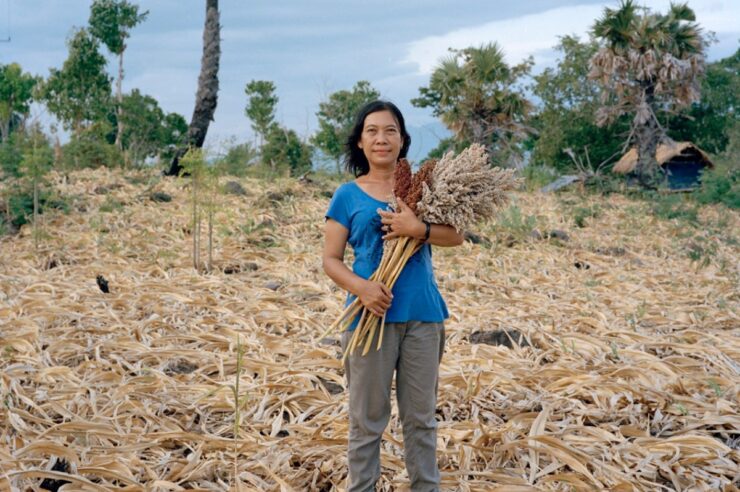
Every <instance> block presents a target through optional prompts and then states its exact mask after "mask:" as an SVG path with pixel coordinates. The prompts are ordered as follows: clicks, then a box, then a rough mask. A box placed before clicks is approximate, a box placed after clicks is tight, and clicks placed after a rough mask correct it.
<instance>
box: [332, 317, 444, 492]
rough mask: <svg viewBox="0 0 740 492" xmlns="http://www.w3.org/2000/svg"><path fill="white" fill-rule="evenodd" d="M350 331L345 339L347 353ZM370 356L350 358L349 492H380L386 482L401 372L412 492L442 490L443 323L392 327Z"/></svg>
mask: <svg viewBox="0 0 740 492" xmlns="http://www.w3.org/2000/svg"><path fill="white" fill-rule="evenodd" d="M351 335H352V334H351V333H350V332H344V333H343V334H342V349H345V348H346V347H347V344H348V343H349V340H350V337H351ZM378 336H379V333H377V332H376V334H375V337H376V339H375V341H374V342H373V346H372V347H371V349H370V351H369V352H368V354H367V355H365V356H362V355H361V349H362V347H359V348H358V349H357V351H356V352H355V353H354V354H352V355H350V356H349V357H348V358H347V362H346V363H345V374H346V375H347V383H348V387H349V451H348V464H349V478H348V484H349V486H348V488H347V492H367V491H374V490H375V483H376V482H377V481H378V479H379V478H380V440H381V437H382V436H383V431H384V430H385V428H386V426H387V425H388V420H389V419H390V416H391V382H392V381H393V373H394V371H395V373H396V398H397V400H398V413H399V417H400V419H401V423H402V425H403V443H404V456H405V462H406V470H407V471H408V474H409V478H410V480H411V490H412V491H424V492H429V491H437V490H439V480H440V478H439V469H438V468H437V454H436V452H437V421H436V419H435V410H436V407H437V384H438V383H437V379H438V377H437V376H438V374H439V363H440V361H441V359H442V352H443V350H444V343H445V330H444V324H443V323H422V322H419V321H409V322H408V323H387V324H386V326H385V330H384V334H383V343H382V346H381V348H380V350H379V351H376V350H375V348H376V346H377V337H378Z"/></svg>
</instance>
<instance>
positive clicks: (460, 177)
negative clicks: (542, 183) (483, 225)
mask: <svg viewBox="0 0 740 492" xmlns="http://www.w3.org/2000/svg"><path fill="white" fill-rule="evenodd" d="M488 162H489V160H488V154H487V153H486V151H485V148H484V147H483V146H481V145H478V144H473V145H471V146H470V147H468V148H467V149H465V150H464V151H462V152H461V153H460V154H459V155H458V156H453V154H452V153H451V152H449V153H447V154H445V156H444V157H442V159H441V160H440V161H439V162H438V163H437V165H436V166H435V167H434V170H433V172H432V186H429V185H428V184H425V185H424V186H423V187H422V188H423V191H422V198H421V201H419V203H418V205H417V211H418V213H419V216H420V217H421V218H422V219H424V220H427V221H429V222H433V223H437V224H448V225H451V226H453V227H454V228H455V229H457V230H458V231H462V230H464V229H465V228H467V227H468V226H470V225H471V224H473V223H475V222H478V221H480V220H483V219H487V218H490V217H492V216H493V215H494V213H495V211H496V209H497V208H498V207H500V206H501V205H503V204H504V203H506V201H507V198H508V197H507V192H508V191H510V190H512V189H514V188H516V187H517V186H518V185H519V180H518V179H517V178H516V177H515V176H514V172H515V171H514V170H513V169H501V168H497V167H494V168H492V167H490V166H489V164H488Z"/></svg>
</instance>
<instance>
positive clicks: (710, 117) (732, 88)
mask: <svg viewBox="0 0 740 492" xmlns="http://www.w3.org/2000/svg"><path fill="white" fill-rule="evenodd" d="M739 106H740V49H738V50H737V51H736V52H735V54H733V55H732V56H729V57H727V58H724V59H722V60H718V61H716V62H714V63H709V64H707V68H706V73H705V78H704V80H703V81H702V85H701V100H700V101H698V102H695V103H694V104H692V105H691V107H690V108H689V109H688V110H687V111H684V112H682V113H680V114H678V115H669V116H668V117H667V118H666V122H665V125H664V126H665V127H666V128H667V129H668V134H669V135H670V136H671V138H673V139H674V140H676V141H690V142H693V143H694V144H696V145H697V146H699V147H700V148H701V149H702V150H705V151H707V152H711V153H714V154H719V153H721V152H724V151H725V149H726V148H727V146H728V145H729V143H730V132H731V131H732V129H733V127H734V126H735V125H737V119H738V117H737V108H738V107H739Z"/></svg>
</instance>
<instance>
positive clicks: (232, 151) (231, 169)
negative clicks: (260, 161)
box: [216, 142, 258, 177]
mask: <svg viewBox="0 0 740 492" xmlns="http://www.w3.org/2000/svg"><path fill="white" fill-rule="evenodd" d="M257 158H258V153H257V150H256V149H255V148H254V147H253V146H252V144H250V143H249V142H244V143H240V144H236V145H232V146H231V147H229V149H228V151H227V152H226V155H225V156H224V157H222V158H221V159H219V160H218V161H216V167H217V168H218V170H219V172H220V173H221V174H228V175H231V176H238V177H244V176H246V175H247V170H248V169H249V167H250V166H252V165H253V164H254V163H255V162H256V161H257Z"/></svg>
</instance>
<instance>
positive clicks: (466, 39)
mask: <svg viewBox="0 0 740 492" xmlns="http://www.w3.org/2000/svg"><path fill="white" fill-rule="evenodd" d="M132 1H133V2H134V3H138V4H139V5H140V6H141V8H142V9H144V10H148V11H149V16H148V18H147V20H146V21H145V22H144V23H143V24H140V25H139V26H137V27H136V28H134V30H133V31H132V33H131V38H130V39H129V42H128V48H127V50H126V53H125V55H124V70H125V78H124V81H123V90H124V92H127V91H130V90H131V89H132V88H138V89H139V90H141V91H142V92H143V93H145V94H149V95H151V96H153V97H155V98H156V99H157V100H158V101H159V104H160V106H161V107H162V109H163V110H164V111H166V112H178V113H180V114H182V115H183V116H185V118H186V119H187V120H188V121H189V120H190V117H191V115H192V111H193V106H194V103H195V92H196V88H197V80H198V73H199V70H200V58H201V52H202V33H203V20H204V16H205V1H204V0H139V1H138V2H136V0H132ZM90 3H91V1H88V0H0V41H3V42H0V63H10V62H18V63H19V64H20V65H21V66H22V67H23V69H24V71H27V72H30V73H33V74H37V75H42V76H47V75H48V73H49V69H50V68H52V67H61V65H62V64H63V62H64V60H65V58H66V56H67V48H66V45H65V40H66V39H67V38H68V36H69V35H70V33H71V32H72V30H73V29H74V28H75V27H82V26H85V25H86V24H87V19H88V16H89V7H90ZM638 3H640V4H642V5H646V6H648V7H650V8H653V9H657V10H659V11H662V12H664V11H666V10H667V8H668V5H669V1H668V0H643V1H638ZM617 6H618V2H616V1H610V2H605V1H597V0H527V1H519V2H511V1H509V0H475V1H473V0H470V1H468V0H456V1H446V0H445V1H443V0H405V1H399V0H392V1H391V0H374V1H372V2H365V1H359V0H249V1H247V0H221V2H219V10H220V12H221V26H222V32H221V49H222V56H221V68H220V72H219V80H220V92H219V99H218V107H217V109H216V114H215V120H214V122H212V124H211V127H210V128H209V131H208V137H207V139H206V145H207V146H209V147H210V148H212V149H216V150H217V151H218V149H220V148H225V147H226V146H228V145H230V144H231V143H233V142H243V141H254V133H253V131H252V129H251V127H250V122H249V120H248V119H247V118H246V116H245V115H244V107H245V105H246V102H247V98H246V95H245V93H244V87H245V85H246V84H247V82H249V81H250V80H252V79H263V80H271V81H273V82H274V83H275V85H276V87H277V95H278V97H279V102H278V107H277V119H278V120H279V121H280V122H281V123H282V124H283V125H285V126H287V127H289V128H292V129H294V130H295V131H296V132H297V133H298V134H299V135H301V136H302V137H308V136H309V135H310V134H311V133H312V132H314V131H315V130H316V128H317V126H318V123H317V119H316V112H317V110H318V106H319V103H320V102H321V101H323V100H326V99H327V98H328V96H329V94H331V93H332V92H335V91H338V90H343V89H351V88H352V86H353V85H354V84H355V83H356V82H357V81H359V80H367V81H369V82H370V83H371V85H372V86H373V87H375V88H376V89H378V90H379V91H380V93H381V96H382V97H383V98H384V99H388V100H391V101H393V102H394V103H396V104H397V105H398V106H399V107H400V109H401V111H402V112H403V114H404V116H405V118H406V123H407V125H408V127H409V131H410V133H411V136H412V145H411V149H410V151H409V157H410V158H411V159H412V160H415V161H418V160H420V159H422V158H423V157H424V156H425V155H426V153H427V152H428V151H429V150H430V149H431V148H433V147H434V146H435V145H436V143H437V141H438V139H439V138H440V137H441V136H443V135H445V129H444V126H442V125H441V123H439V121H438V120H437V119H436V118H435V117H434V116H433V115H432V113H431V110H430V109H428V108H415V107H414V106H412V105H411V103H410V101H411V99H412V98H414V97H417V96H418V95H419V87H422V86H426V85H427V84H428V82H429V76H430V74H431V72H432V71H433V70H434V67H435V65H436V64H437V63H438V61H439V60H440V58H442V57H444V56H445V55H447V54H448V49H449V48H457V49H460V48H465V47H467V46H477V45H481V44H483V43H488V42H492V41H496V42H498V43H499V44H500V45H501V46H502V47H503V50H504V53H505V55H506V59H507V61H508V62H509V63H512V64H514V63H518V62H520V61H521V60H523V59H524V58H526V57H527V56H530V55H532V56H533V57H534V59H535V69H534V70H535V72H538V71H541V70H542V69H544V68H545V67H547V66H552V65H554V64H555V62H556V59H557V53H556V52H555V51H554V50H553V49H552V47H553V46H554V45H556V44H557V42H558V36H562V35H566V34H576V35H579V36H581V37H585V36H586V35H587V33H588V30H589V28H590V27H591V25H592V24H593V21H594V19H596V18H598V17H599V16H600V15H601V14H602V12H603V10H604V8H605V7H612V8H614V7H617ZM689 6H690V7H692V8H693V9H694V10H695V12H696V14H697V20H698V22H699V23H700V24H701V26H702V27H703V28H704V29H705V30H707V31H712V32H714V33H715V35H716V38H717V43H715V44H713V45H712V46H711V48H710V49H709V53H708V58H709V60H716V59H719V58H723V57H726V56H729V55H731V54H732V53H734V52H735V50H736V49H737V48H738V40H739V39H740V22H739V21H738V19H740V1H738V0H689ZM8 38H9V39H10V41H9V42H7V39H8ZM102 51H103V53H105V54H106V56H108V58H109V60H110V63H109V73H110V74H111V75H112V76H114V75H115V74H116V73H117V62H115V60H114V59H113V57H112V56H110V54H109V53H107V51H106V50H105V48H103V49H102ZM34 111H35V116H38V117H39V118H40V119H41V120H42V121H49V116H48V115H46V114H44V113H43V108H41V107H35V108H34Z"/></svg>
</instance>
